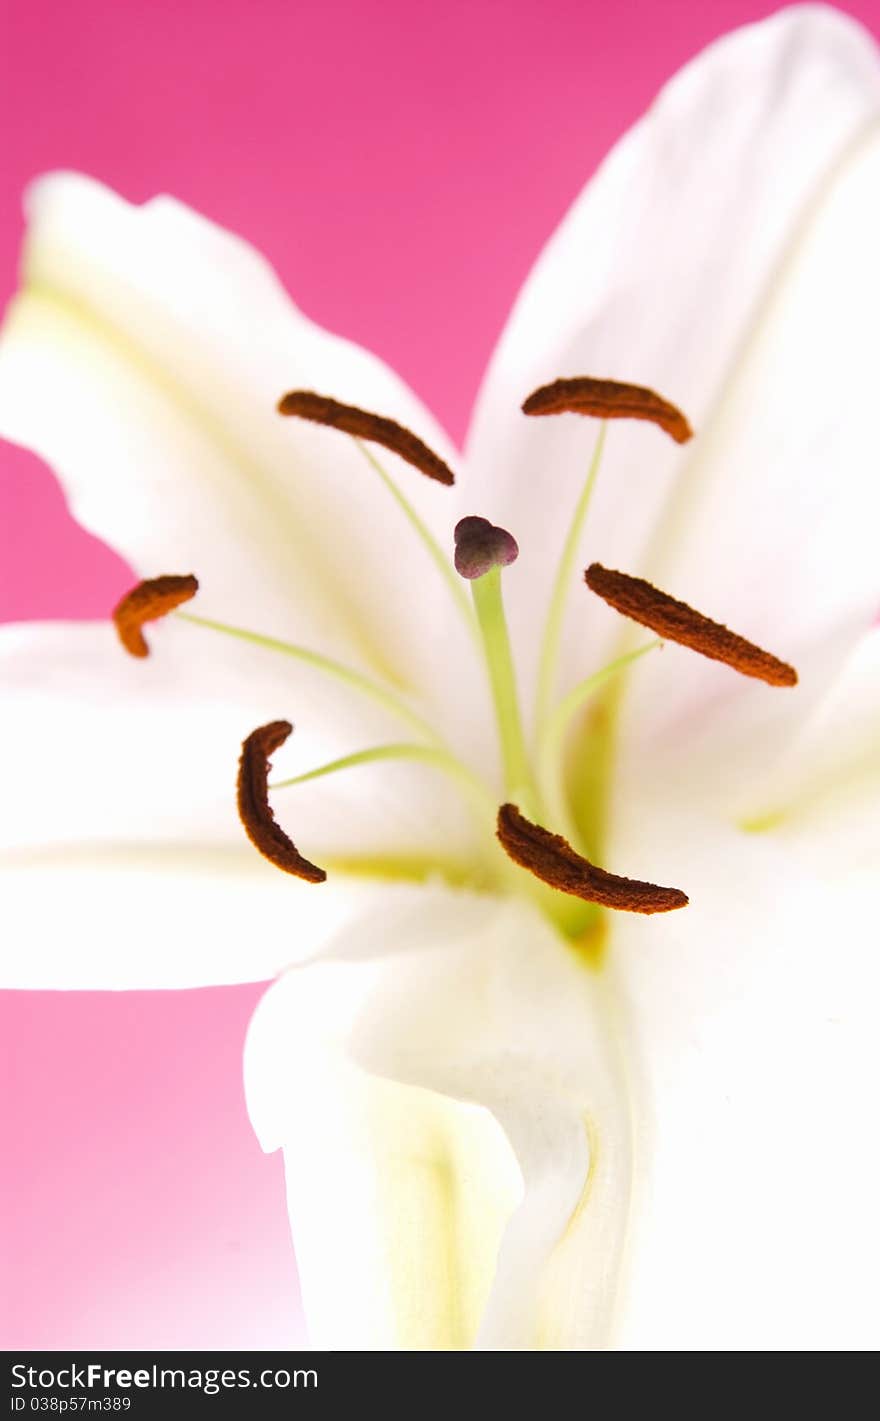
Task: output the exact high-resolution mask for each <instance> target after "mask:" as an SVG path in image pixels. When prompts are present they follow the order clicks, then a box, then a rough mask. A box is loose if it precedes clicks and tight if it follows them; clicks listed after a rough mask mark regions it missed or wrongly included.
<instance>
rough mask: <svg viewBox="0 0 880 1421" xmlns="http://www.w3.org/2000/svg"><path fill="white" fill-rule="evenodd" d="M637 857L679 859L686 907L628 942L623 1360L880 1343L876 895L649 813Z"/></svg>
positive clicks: (616, 939) (625, 829)
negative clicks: (629, 1105) (628, 1206)
mask: <svg viewBox="0 0 880 1421" xmlns="http://www.w3.org/2000/svg"><path fill="white" fill-rule="evenodd" d="M624 850H625V851H626V852H627V853H629V854H632V855H636V854H637V853H642V854H647V853H648V852H649V851H650V853H651V855H652V862H655V863H656V864H657V869H658V872H660V873H663V872H671V871H672V864H673V862H674V864H675V872H676V873H677V874H678V875H679V876H680V877H681V878H682V879H683V881H685V882H686V883H687V887H688V891H689V893H690V896H691V904H690V907H689V908H688V910H687V912H686V913H679V914H675V915H670V920H666V921H664V922H662V923H659V924H658V926H657V927H656V930H652V932H651V934H650V935H646V934H643V933H640V932H639V931H638V925H633V924H631V923H629V922H627V921H626V920H625V919H624V917H623V915H621V916H620V918H619V919H617V920H615V923H614V927H613V934H612V938H611V969H610V970H611V977H612V981H613V983H614V986H615V989H616V991H617V992H618V994H619V996H620V999H621V1021H622V1022H627V1021H628V1024H629V1025H628V1031H629V1033H630V1037H629V1040H630V1046H629V1058H630V1060H631V1061H632V1062H633V1066H634V1071H633V1088H634V1095H635V1102H636V1105H635V1111H636V1120H637V1121H638V1126H637V1142H638V1145H637V1170H636V1174H637V1179H638V1181H639V1187H638V1189H637V1192H636V1206H635V1208H634V1211H633V1218H634V1230H633V1234H632V1248H631V1250H630V1253H629V1258H630V1260H631V1268H632V1272H631V1276H630V1281H629V1287H628V1289H627V1290H626V1291H625V1297H624V1306H623V1307H622V1309H621V1313H620V1317H621V1324H622V1325H621V1332H620V1334H619V1339H618V1340H619V1345H621V1346H623V1347H626V1348H629V1349H635V1350H640V1349H645V1348H648V1349H650V1350H656V1349H659V1350H676V1349H684V1350H694V1349H697V1350H704V1349H711V1350H746V1351H748V1350H754V1349H762V1348H767V1347H768V1346H769V1347H772V1348H775V1349H779V1350H789V1349H794V1350H804V1349H806V1350H828V1349H836V1348H846V1349H851V1348H853V1347H855V1348H861V1347H871V1346H874V1345H876V1342H877V1325H876V1311H875V1309H874V1307H873V1297H874V1293H875V1286H876V1277H877V1269H878V1266H880V1235H878V1231H877V1228H876V1189H877V1180H878V1172H880V1145H878V1140H877V1132H876V1131H875V1130H873V1129H872V1127H871V1121H872V1120H873V1118H874V1110H875V1094H876V1078H877V1069H878V1064H880V1062H878V1048H877V1033H876V1023H875V1003H876V999H877V992H878V988H880V966H878V964H880V952H878V947H880V941H878V932H877V927H876V913H875V911H874V909H873V902H872V900H873V897H874V894H875V885H872V884H871V883H870V882H869V881H868V880H864V881H863V883H862V887H861V889H860V890H857V889H856V887H855V885H854V884H849V885H848V886H847V891H845V892H844V891H837V890H836V889H835V888H834V886H833V885H831V886H829V884H828V883H827V882H824V881H822V880H821V879H819V878H818V877H817V876H816V875H815V874H813V873H809V872H805V871H803V870H801V869H800V868H799V865H798V862H797V859H796V858H795V856H794V855H793V854H792V853H791V852H790V851H789V850H788V848H787V847H786V846H785V845H784V844H782V843H780V842H777V841H776V840H775V838H774V836H771V835H763V836H758V835H748V834H744V833H739V832H737V831H735V830H732V829H727V828H723V827H717V828H716V829H715V830H713V829H712V827H711V825H710V823H709V822H708V821H707V818H706V816H705V815H697V814H694V813H693V811H692V810H691V811H684V812H683V813H682V812H677V811H676V808H675V806H673V805H667V806H665V809H664V810H663V812H662V813H661V812H658V811H657V810H652V808H651V806H650V804H649V802H647V801H642V802H641V803H640V804H638V805H635V804H634V805H633V806H632V809H631V812H630V814H629V815H628V817H627V822H626V824H625V825H623V824H621V827H620V833H619V835H618V836H617V838H616V849H615V851H616V852H621V853H623V852H624ZM672 917H674V918H675V919H676V921H674V922H673V921H671V918H672Z"/></svg>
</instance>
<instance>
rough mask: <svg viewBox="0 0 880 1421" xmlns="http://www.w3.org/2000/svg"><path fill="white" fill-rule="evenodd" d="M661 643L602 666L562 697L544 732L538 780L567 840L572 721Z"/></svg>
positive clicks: (569, 833)
mask: <svg viewBox="0 0 880 1421" xmlns="http://www.w3.org/2000/svg"><path fill="white" fill-rule="evenodd" d="M662 644H663V643H662V642H660V641H649V642H648V643H647V645H646V646H640V647H639V648H638V650H636V651H630V652H628V653H627V654H626V655H625V656H618V657H616V658H615V659H614V661H609V663H608V665H607V666H603V667H602V668H601V670H599V671H594V673H593V675H592V676H588V677H587V679H586V680H585V681H581V682H580V683H579V684H578V685H577V686H575V687H574V689H573V690H571V691H569V692H568V695H566V696H563V698H562V700H561V701H560V702H559V704H558V705H557V706H556V708H555V709H554V711H553V713H552V715H550V717H549V718H548V719H547V721H546V722H545V724H544V726H543V728H542V730H541V733H540V736H539V739H538V752H537V759H538V780H539V783H540V785H541V789H542V791H543V793H544V795H545V798H546V802H547V804H548V806H549V810H550V813H551V817H552V819H553V822H554V824H557V825H558V826H559V829H560V832H561V833H564V834H565V836H566V838H569V839H570V838H572V837H574V836H575V829H574V825H573V823H572V819H571V815H570V813H569V809H568V805H567V804H566V801H565V796H564V794H563V792H562V784H561V780H562V763H563V759H562V756H563V749H564V746H565V737H566V734H567V732H568V730H569V728H570V726H571V723H572V720H573V719H574V717H575V716H576V715H577V713H578V711H579V710H582V709H583V707H584V706H585V705H586V703H587V701H589V700H590V699H591V697H592V696H594V695H595V694H596V692H597V691H598V690H599V688H600V687H601V686H603V685H604V684H605V682H606V681H608V680H610V679H611V677H612V676H616V675H617V674H618V673H619V672H620V671H623V670H624V669H625V668H626V667H627V666H630V665H631V664H632V662H634V661H638V660H639V658H640V657H642V656H644V655H645V654H646V653H647V652H649V651H654V650H655V649H656V648H657V647H658V646H662Z"/></svg>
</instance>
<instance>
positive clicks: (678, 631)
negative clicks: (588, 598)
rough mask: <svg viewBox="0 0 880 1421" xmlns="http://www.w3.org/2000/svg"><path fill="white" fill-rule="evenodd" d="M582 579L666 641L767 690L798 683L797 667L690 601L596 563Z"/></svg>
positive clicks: (619, 610)
mask: <svg viewBox="0 0 880 1421" xmlns="http://www.w3.org/2000/svg"><path fill="white" fill-rule="evenodd" d="M584 581H585V582H586V584H587V586H588V587H589V588H590V590H591V591H593V592H595V593H596V594H597V595H598V596H599V597H602V598H604V600H605V601H606V602H607V603H608V604H609V606H611V607H614V608H615V609H616V610H617V611H618V612H622V613H623V615H624V616H625V617H631V618H632V620H633V621H634V622H641V624H642V626H643V627H650V628H651V630H652V631H654V632H656V633H657V634H658V636H661V637H664V638H666V639H667V640H668V641H677V642H680V643H681V645H682V646H688V647H690V649H691V651H698V652H700V654H701V655H702V656H708V657H710V658H711V660H712V661H723V662H724V663H725V664H726V665H727V666H732V667H733V669H734V671H739V672H740V673H741V675H743V676H754V677H756V679H757V680H759V681H766V682H767V685H768V686H796V685H797V679H798V674H797V672H796V671H795V669H794V667H793V666H789V665H788V663H787V662H785V661H780V660H779V659H778V658H777V657H775V656H771V654H770V652H769V651H762V650H761V648H760V647H759V646H755V644H754V642H751V641H746V639H745V637H741V636H737V634H736V632H731V631H728V629H727V627H725V626H722V624H721V623H720V622H713V621H711V620H710V618H709V617H704V616H703V614H702V613H701V612H695V611H694V609H693V607H689V606H688V605H687V603H686V602H677V601H676V600H675V598H674V597H670V596H669V594H668V593H667V592H661V591H660V590H659V588H657V587H653V586H652V585H651V583H650V582H645V580H644V579H643V578H641V577H629V576H628V575H627V574H626V573H625V572H612V571H610V570H609V569H608V568H607V567H602V565H601V563H597V562H594V563H593V564H592V565H591V566H590V567H588V568H587V570H586V572H585V573H584Z"/></svg>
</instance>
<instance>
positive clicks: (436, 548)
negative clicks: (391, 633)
mask: <svg viewBox="0 0 880 1421" xmlns="http://www.w3.org/2000/svg"><path fill="white" fill-rule="evenodd" d="M353 437H354V436H353ZM354 442H355V444H356V445H357V447H358V448H359V449H360V451H361V453H362V454H363V456H364V458H365V459H366V460H367V463H368V464H369V465H370V467H371V468H372V469H373V470H374V471H375V472H376V473H377V474H378V475H379V478H380V479H381V480H382V482H383V484H384V485H385V487H386V488H387V490H388V492H389V493H390V494H391V496H392V498H393V499H394V500H395V502H396V503H397V505H398V507H399V508H400V509H401V510H402V512H403V513H404V514H405V515H406V517H407V518H408V519H409V522H410V526H411V527H412V528H413V529H414V530H415V532H416V533H417V535H418V537H419V538H420V539H421V541H422V543H423V544H424V546H425V549H426V550H427V552H428V554H429V556H430V557H431V559H432V561H433V562H434V564H435V566H436V567H437V570H438V571H439V573H440V574H441V576H442V577H443V579H444V581H445V582H446V585H447V587H448V588H449V590H450V592H451V593H452V597H453V600H454V602H455V604H456V606H457V607H458V610H459V611H460V612H461V614H462V616H463V617H464V619H465V621H466V622H467V626H468V631H469V632H470V633H471V635H472V636H474V637H476V636H477V628H476V626H475V624H474V614H473V610H472V608H471V605H470V603H469V602H468V599H467V593H466V592H465V590H464V588H463V586H462V584H461V578H460V577H459V576H458V573H457V572H456V571H455V568H454V567H453V565H452V562H451V561H450V559H449V558H448V557H447V555H446V553H444V551H443V549H442V548H441V546H440V544H439V543H438V542H437V539H436V538H435V537H434V535H433V533H432V532H431V530H430V528H428V527H427V526H426V524H425V523H423V521H422V519H421V518H420V517H419V515H418V513H416V510H415V509H414V508H413V506H412V504H411V503H410V501H409V499H408V498H407V497H406V495H405V494H404V493H402V492H401V490H400V489H399V488H398V486H397V484H396V483H395V482H394V479H393V478H392V477H391V475H390V474H389V473H388V472H387V471H386V469H385V468H384V467H383V466H382V464H381V463H380V462H379V460H378V459H377V458H376V456H375V454H374V453H373V451H372V449H371V448H370V447H369V445H367V444H365V443H364V442H363V440H362V439H357V438H355V439H354Z"/></svg>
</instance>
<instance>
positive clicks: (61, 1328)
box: [0, 0, 880, 1348]
mask: <svg viewBox="0 0 880 1421" xmlns="http://www.w3.org/2000/svg"><path fill="white" fill-rule="evenodd" d="M776 8H778V7H777V6H775V5H773V4H767V5H764V4H755V3H750V0H616V3H614V4H612V5H602V6H600V5H598V4H595V3H593V0H445V3H443V4H439V3H438V4H436V5H431V6H428V5H414V4H413V3H412V0H322V3H311V0H310V3H304V0H210V3H208V0H5V4H4V15H5V18H4V32H3V37H2V42H0V49H2V58H0V74H2V82H0V106H2V110H3V112H2V121H0V131H2V133H3V135H4V142H3V154H2V157H0V295H2V298H3V299H4V300H5V298H6V296H7V295H8V293H9V292H11V291H12V289H13V287H14V285H15V270H16V262H17V252H18V246H19V241H20V232H21V220H20V195H21V190H22V188H23V186H24V185H25V183H26V182H27V181H28V179H29V178H30V177H31V176H32V175H33V174H35V173H39V172H41V171H43V170H45V169H47V168H52V167H59V166H61V167H73V168H79V169H82V170H84V171H86V172H88V173H91V174H93V175H94V176H96V177H99V178H102V179H103V180H104V181H106V182H108V183H110V184H112V185H113V186H115V187H117V188H118V189H119V190H121V192H122V193H123V194H124V195H125V196H126V197H128V198H131V199H134V200H136V201H140V200H143V199H144V198H147V197H149V196H150V195H152V194H153V193H155V192H157V191H163V190H167V191H170V192H172V193H174V194H176V195H177V196H178V197H180V198H183V199H184V200H186V201H187V202H189V203H191V204H192V205H194V206H195V207H197V208H200V209H201V210H202V211H204V212H205V213H207V214H208V215H210V216H211V217H213V218H215V219H216V220H217V221H219V222H221V223H224V224H225V225H227V226H229V227H231V228H233V229H235V230H236V231H238V232H241V233H242V234H244V235H245V236H247V237H249V238H250V239H251V240H252V241H253V242H254V243H256V244H257V245H258V246H260V247H261V248H262V249H263V250H264V251H265V252H266V253H267V254H268V255H269V256H270V258H271V259H272V260H273V261H274V263H275V264H276V266H277V267H278V269H279V271H280V272H281V273H282V275H283V277H284V279H285V281H286V282H287V285H288V286H289V288H290V289H291V291H292V292H293V294H294V296H295V298H296V299H297V300H298V301H299V303H300V304H301V305H302V306H303V307H304V308H305V309H306V311H307V312H308V313H309V314H310V315H312V316H313V317H315V318H316V319H317V320H319V321H322V322H323V323H325V324H326V325H328V326H330V327H331V328H333V329H336V330H338V331H341V332H343V333H344V334H346V335H348V336H351V337H353V338H354V339H355V340H358V341H362V342H363V343H364V344H367V345H369V346H371V347H372V348H373V349H375V350H377V351H378V352H380V353H381V354H382V355H383V356H384V357H385V358H386V359H387V360H389V361H390V362H391V363H392V364H393V365H395V366H396V367H397V369H398V370H400V371H401V372H402V373H403V375H404V376H405V377H406V378H407V379H408V380H409V381H410V382H411V383H412V385H414V387H415V388H416V389H417V390H418V391H419V392H420V394H421V395H422V396H423V397H424V398H426V399H427V401H428V402H429V403H430V404H432V405H433V407H434V408H435V410H436V411H437V412H438V413H439V415H440V416H441V418H442V419H444V420H445V421H446V423H447V425H448V427H449V428H450V429H451V431H452V433H453V434H454V435H455V436H456V437H459V438H460V437H461V435H462V434H463V431H464V429H465V425H466V421H467V416H468V411H469V407H470V404H471V401H472V399H473V396H474V393H475V390H476V386H477V382H478V379H479V376H480V373H481V371H482V369H483V367H484V364H485V362H486V359H487V356H488V354H489V351H490V348H491V346H492V343H493V341H494V339H495V337H496V335H497V333H498V330H499V328H500V326H501V322H502V320H503V318H504V315H505V312H506V310H507V308H508V306H509V304H510V301H511V299H512V297H513V295H514V293H515V291H516V290H517V287H518V286H519V284H520V282H521V280H522V278H523V276H524V275H525V273H526V271H527V269H528V267H529V265H530V263H531V261H532V260H533V258H534V257H535V255H536V253H537V252H538V250H539V248H540V246H541V244H542V242H543V240H544V239H545V238H546V236H547V235H548V234H549V232H550V231H551V229H552V227H553V225H554V224H555V222H556V221H557V220H558V219H559V217H560V216H561V215H562V213H563V212H564V211H565V209H566V207H567V205H568V204H569V203H570V201H571V200H572V198H573V197H574V196H575V194H576V193H577V192H578V190H579V188H580V187H581V186H582V184H583V182H584V181H585V179H586V178H587V177H588V176H589V175H590V173H591V171H592V170H593V168H594V167H595V165H596V163H597V162H598V160H599V159H600V158H601V156H602V154H603V153H604V152H605V150H606V149H607V148H608V146H609V145H610V144H611V143H612V142H613V140H614V139H615V138H616V137H617V136H618V135H619V134H620V133H621V132H622V131H623V130H624V129H625V128H626V127H627V126H628V125H629V124H630V123H631V121H632V120H633V119H634V118H636V117H637V116H638V114H639V113H640V111H641V110H642V109H643V108H644V107H645V106H646V104H647V103H648V102H649V101H650V100H651V98H652V96H653V94H654V92H655V91H656V89H657V88H658V86H659V85H660V84H661V83H662V81H663V80H664V79H665V78H666V77H668V76H669V75H670V74H671V73H672V72H673V70H674V69H676V68H677V67H678V66H679V65H680V64H681V63H682V62H683V61H684V60H686V59H688V58H689V57H690V56H691V55H693V54H694V53H696V51H697V50H699V49H700V48H701V47H702V46H703V45H704V44H705V43H706V42H707V41H709V40H711V39H713V38H714V37H715V36H717V35H719V34H721V33H723V32H724V31H725V30H727V29H730V28H733V27H734V26H735V25H738V24H741V23H744V22H746V21H748V20H751V19H756V18H758V17H760V16H763V15H766V14H769V13H772V12H773V10H775V9H776ZM844 8H846V9H847V10H848V11H849V12H850V13H852V14H854V15H856V16H858V17H859V18H861V19H862V20H863V21H865V22H866V23H868V24H869V25H870V26H871V27H872V28H873V29H874V31H875V33H876V32H878V31H880V0H853V3H850V4H848V5H847V6H845V7H844ZM0 466H2V476H0V500H2V504H0V508H2V515H0V540H2V566H3V568H4V574H3V580H2V586H0V619H6V620H11V619H18V618H28V619H31V618H41V617H57V616H73V617H89V616H103V615H105V614H106V612H107V609H108V608H109V607H110V606H112V604H113V602H114V600H115V599H116V597H117V596H118V595H119V594H120V593H121V591H122V590H124V588H125V586H126V584H127V580H128V574H127V571H126V569H125V567H124V566H123V565H122V564H121V563H120V562H119V560H118V559H117V558H116V557H115V556H114V555H113V554H112V553H110V552H109V551H108V550H107V549H105V548H104V547H102V546H101V545H99V544H98V543H96V542H95V541H94V540H93V539H91V538H90V537H88V536H87V535H86V534H84V533H82V532H81V531H79V530H78V529H77V528H76V527H75V526H74V525H73V524H72V523H71V522H70V520H69V519H68V517H67V515H66V513H65V510H64V505H63V501H62V498H61V495H60V494H59V492H58V489H57V487H56V486H55V483H54V481H53V479H52V476H51V474H50V473H49V472H48V471H47V470H46V469H45V468H44V467H42V466H41V465H40V463H39V461H38V460H36V459H34V458H33V457H31V456H29V455H27V454H25V453H23V452H21V451H20V450H16V449H12V448H9V447H2V448H0ZM36 775H37V776H38V775H39V767H37V768H36ZM261 990H262V989H261V988H260V987H259V986H256V987H244V988H241V987H240V988H228V989H218V990H212V991H200V992H182V993H169V994H163V993H158V992H156V993H145V994H139V995H131V996H117V995H111V994H98V993H88V994H80V995H54V994H50V993H47V994H38V993H19V994H14V993H7V994H4V996H3V997H2V998H0V1009H2V1024H0V1032H2V1040H3V1043H4V1051H5V1052H6V1053H7V1055H8V1062H7V1063H5V1071H4V1077H5V1079H7V1080H10V1081H11V1089H9V1090H8V1091H7V1092H6V1099H5V1101H4V1105H3V1109H4V1121H3V1140H4V1145H5V1146H6V1149H5V1151H4V1153H5V1154H6V1170H7V1176H6V1179H5V1182H4V1194H5V1197H4V1210H3V1213H4V1254H5V1262H6V1276H7V1278H8V1280H9V1283H8V1284H7V1289H6V1294H5V1297H4V1307H5V1309H6V1317H5V1320H4V1323H3V1326H2V1338H0V1342H2V1345H4V1346H6V1347H33V1348H50V1347H59V1348H68V1347H69V1348H73V1347H87V1346H90V1347H95V1346H101V1347H215V1348H235V1347H242V1348H249V1347H260V1346H263V1347H281V1346H285V1345H287V1344H289V1343H291V1342H296V1341H297V1340H298V1339H301V1337H302V1331H301V1323H300V1321H299V1312H298V1306H297V1295H296V1284H295V1274H294V1266H293V1255H292V1250H291V1245H290V1240H289V1235H288V1229H287V1220H286V1214H285V1208H284V1198H283V1181H282V1172H281V1166H280V1161H279V1159H278V1157H272V1158H266V1157H264V1156H263V1155H262V1154H261V1153H260V1151H259V1148H258V1146H257V1144H256V1142H255V1140H254V1138H253V1137H252V1134H251V1131H250V1127H249V1124H248V1120H247V1116H246V1114H245V1109H244V1100H243V1093H242V1085H241V1046H242V1041H243V1037H244V1030H245V1026H246V1023H247V1021H248V1018H249V1015H250V1013H251V1011H252V1009H253V1006H254V1004H255V1002H256V1001H257V999H258V997H259V995H260V992H261Z"/></svg>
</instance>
